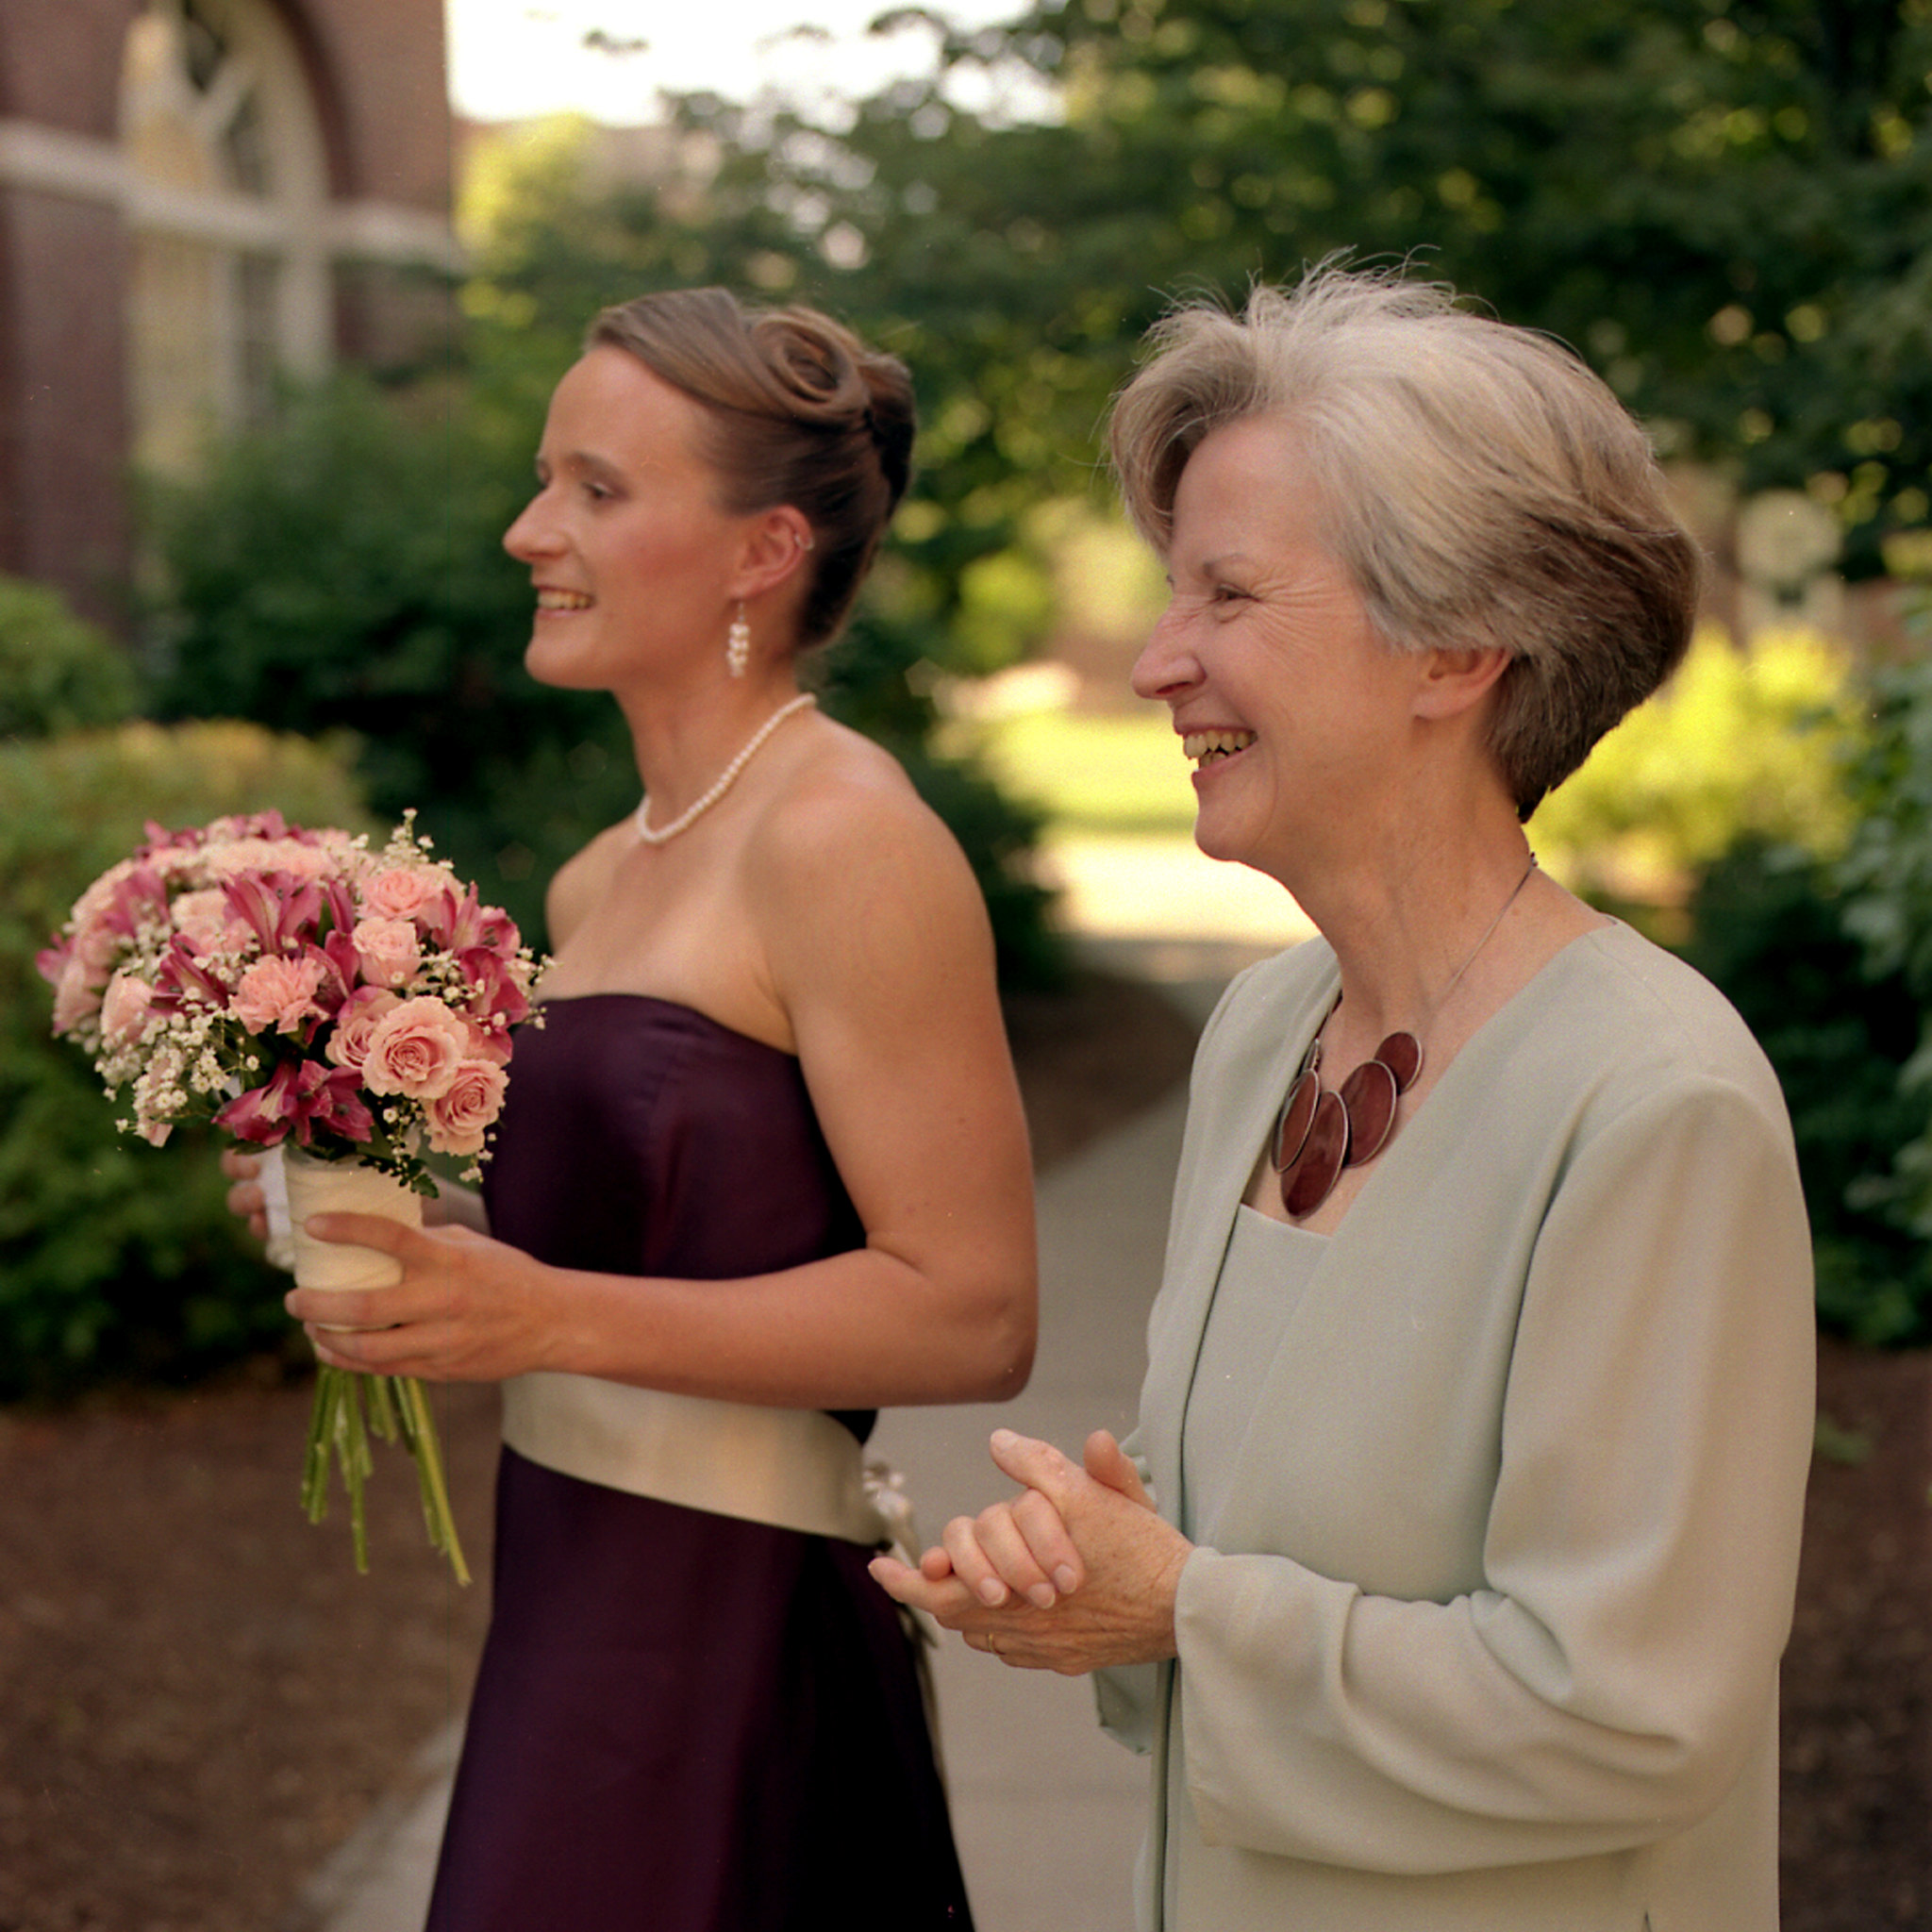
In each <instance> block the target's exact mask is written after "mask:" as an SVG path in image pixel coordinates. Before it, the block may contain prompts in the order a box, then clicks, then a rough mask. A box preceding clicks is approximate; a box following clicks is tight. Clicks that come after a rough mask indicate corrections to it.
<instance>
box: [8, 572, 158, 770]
mask: <svg viewBox="0 0 1932 1932" xmlns="http://www.w3.org/2000/svg"><path fill="white" fill-rule="evenodd" d="M138 702H139V679H138V678H137V676H136V675H135V669H134V663H133V660H132V659H131V658H129V657H128V655H127V653H126V651H125V650H124V649H123V648H122V646H121V645H120V644H118V643H116V642H115V641H114V640H113V639H112V638H110V637H109V636H108V634H107V632H105V631H103V630H98V629H96V628H95V627H94V626H93V625H91V624H87V623H84V622H83V621H82V620H81V619H80V618H78V617H76V616H75V614H74V612H73V611H72V610H70V609H69V608H67V606H66V604H65V603H64V602H63V601H62V600H61V597H60V594H59V592H58V591H53V590H50V589H48V587H47V586H46V585H44V584H30V583H25V582H23V581H22V580H21V579H20V578H18V577H6V576H0V741H4V740H7V739H20V738H28V739H32V738H54V737H57V736H58V735H59V734H60V733H61V732H63V731H85V730H89V729H91V728H92V727H94V726H96V725H101V724H119V723H120V722H121V721H122V720H123V719H124V718H129V717H132V716H133V715H134V711H135V709H136V707H137V704H138Z"/></svg>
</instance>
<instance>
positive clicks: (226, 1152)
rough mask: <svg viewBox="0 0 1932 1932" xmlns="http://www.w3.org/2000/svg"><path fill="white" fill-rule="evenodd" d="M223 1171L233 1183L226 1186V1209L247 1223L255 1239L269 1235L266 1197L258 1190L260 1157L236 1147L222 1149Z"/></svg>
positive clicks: (259, 1188) (262, 1239) (260, 1239)
mask: <svg viewBox="0 0 1932 1932" xmlns="http://www.w3.org/2000/svg"><path fill="white" fill-rule="evenodd" d="M222 1172H223V1173H224V1174H226V1175H227V1176H228V1178H229V1179H230V1180H231V1181H233V1182H234V1183H235V1185H234V1186H233V1187H232V1188H230V1189H229V1190H228V1194H227V1204H228V1212H229V1213H230V1214H232V1215H234V1216H235V1217H236V1218H237V1219H238V1220H241V1221H245V1222H246V1223H247V1224H248V1232H249V1233H250V1234H252V1235H253V1236H254V1237H255V1238H256V1240H257V1241H267V1239H268V1197H267V1196H266V1195H265V1194H264V1193H263V1192H262V1191H261V1181H260V1179H259V1175H260V1174H261V1157H260V1156H259V1155H257V1154H243V1153H242V1150H241V1149H240V1148H239V1147H225V1148H223V1149H222Z"/></svg>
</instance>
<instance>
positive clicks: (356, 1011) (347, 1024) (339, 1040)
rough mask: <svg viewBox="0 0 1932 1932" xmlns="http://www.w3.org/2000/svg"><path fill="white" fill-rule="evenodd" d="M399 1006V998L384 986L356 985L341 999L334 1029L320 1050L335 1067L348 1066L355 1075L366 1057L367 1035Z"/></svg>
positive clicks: (367, 1052)
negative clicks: (354, 988) (352, 1069)
mask: <svg viewBox="0 0 1932 1932" xmlns="http://www.w3.org/2000/svg"><path fill="white" fill-rule="evenodd" d="M401 1005H402V1001H401V1000H399V999H398V998H397V997H396V996H395V994H394V993H392V992H391V991H389V990H388V988H387V987H380V986H364V987H358V989H357V990H356V991H354V992H352V993H351V994H350V995H349V997H348V998H347V999H346V1000H344V1001H343V1002H342V1008H341V1012H339V1013H338V1014H337V1015H336V1024H335V1030H334V1031H333V1032H332V1033H331V1034H330V1035H329V1037H328V1045H327V1046H326V1047H325V1049H324V1051H325V1053H326V1054H327V1055H328V1057H329V1058H330V1059H331V1060H333V1061H334V1062H335V1064H336V1065H337V1066H339V1067H352V1068H354V1069H355V1071H356V1072H357V1073H358V1074H359V1073H360V1072H361V1071H362V1062H363V1061H364V1060H365V1059H367V1058H368V1057H369V1037H370V1035H371V1034H373V1033H374V1032H375V1028H376V1025H377V1024H378V1023H379V1022H381V1021H383V1020H386V1019H388V1018H389V1016H390V1015H391V1013H392V1012H394V1011H395V1009H396V1008H398V1007H399V1006H401Z"/></svg>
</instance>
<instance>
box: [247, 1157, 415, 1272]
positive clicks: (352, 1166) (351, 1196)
mask: <svg viewBox="0 0 1932 1932" xmlns="http://www.w3.org/2000/svg"><path fill="white" fill-rule="evenodd" d="M283 1156H284V1158H283V1160H282V1171H283V1174H284V1176H285V1179H286V1182H287V1187H288V1199H289V1227H290V1237H291V1244H292V1247H293V1250H294V1257H293V1258H294V1270H295V1286H296V1287H297V1288H325V1289H327V1288H333V1289H349V1288H390V1287H392V1286H393V1285H394V1284H395V1283H396V1282H398V1281H400V1280H401V1279H402V1277H403V1264H402V1263H401V1262H400V1261H398V1260H397V1259H396V1258H395V1257H394V1256H393V1255H385V1254H383V1253H382V1252H381V1251H380V1250H379V1249H376V1248H358V1247H355V1246H352V1245H351V1244H349V1243H347V1242H344V1241H317V1240H315V1239H314V1237H313V1236H311V1235H310V1234H309V1233H308V1230H307V1228H306V1227H305V1226H304V1223H305V1222H307V1221H308V1217H309V1216H310V1215H311V1214H379V1215H381V1216H382V1217H383V1218H384V1219H385V1220H388V1221H400V1222H403V1223H405V1224H407V1225H408V1226H410V1227H421V1226H422V1225H423V1197H422V1196H421V1195H420V1194H417V1193H414V1192H412V1191H410V1190H409V1189H408V1188H406V1187H405V1186H404V1185H403V1184H402V1182H401V1181H399V1180H394V1179H392V1178H391V1176H390V1175H388V1174H384V1173H383V1172H382V1171H381V1170H380V1169H379V1168H374V1167H365V1166H364V1165H363V1164H362V1163H361V1162H360V1161H358V1160H317V1159H316V1158H314V1156H312V1155H308V1154H304V1153H302V1152H301V1151H300V1150H299V1149H297V1148H293V1147H290V1148H285V1149H284V1150H283ZM271 1232H273V1227H271Z"/></svg>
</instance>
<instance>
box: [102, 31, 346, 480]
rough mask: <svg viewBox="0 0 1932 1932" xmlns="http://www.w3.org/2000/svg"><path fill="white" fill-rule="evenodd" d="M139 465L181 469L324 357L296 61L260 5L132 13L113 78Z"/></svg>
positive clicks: (318, 259) (314, 150)
mask: <svg viewBox="0 0 1932 1932" xmlns="http://www.w3.org/2000/svg"><path fill="white" fill-rule="evenodd" d="M121 140H122V146H123V151H124V154H125V158H126V162H127V165H128V168H129V171H130V173H131V175H132V177H133V178H132V182H131V184H130V192H129V197H128V203H127V208H128V218H129V224H130V226H131V228H132V231H133V234H132V243H133V246H132V273H131V274H130V276H129V280H128V304H129V315H128V331H127V334H128V342H129V357H130V368H129V372H128V375H129V381H128V394H129V399H130V403H131V407H132V415H133V424H132V432H133V433H132V445H133V455H134V458H135V460H136V462H137V463H138V464H139V465H140V466H141V467H142V468H144V469H146V470H149V471H151V472H157V473H159V474H163V475H179V474H181V473H182V472H183V471H184V470H186V469H188V468H190V467H191V466H192V462H193V459H194V455H195V452H196V451H197V450H198V449H199V448H200V447H201V445H202V442H203V441H204V439H205V438H206V437H207V436H208V433H209V432H210V431H211V430H215V429H231V428H235V427H237V426H240V425H243V424H246V423H248V422H251V421H256V420H259V418H260V417H261V415H262V414H263V413H264V412H265V411H266V410H267V408H268V407H269V405H270V403H271V401H272V398H273V395H274V390H275V378H276V375H277V373H278V372H279V371H283V370H287V371H290V372H291V373H293V374H297V375H320V374H321V373H322V372H323V371H324V370H325V369H326V368H327V366H328V362H329V357H330V347H331V335H332V327H331V293H330V276H329V258H328V248H327V233H326V217H327V205H328V181H327V164H326V159H325V153H324V148H323V141H322V130H321V125H320V121H319V118H318V116H317V113H316V110H315V104H314V101H313V98H312V96H311V94H310V91H309V86H308V76H307V75H306V74H305V72H304V70H303V66H302V60H301V57H300V55H299V53H298V51H297V49H296V46H295V42H294V40H293V38H292V36H291V34H290V32H289V29H288V27H287V25H285V24H284V22H283V21H282V20H281V18H280V17H279V16H278V15H277V14H276V13H275V10H274V9H273V8H272V7H271V6H270V5H268V4H266V0H145V4H144V5H143V7H142V10H141V12H140V13H139V14H138V15H137V16H136V18H135V20H134V23H133V25H132V26H131V27H130V28H129V30H128V35H127V44H126V50H125V58H124V61H123V67H122V88H121Z"/></svg>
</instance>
